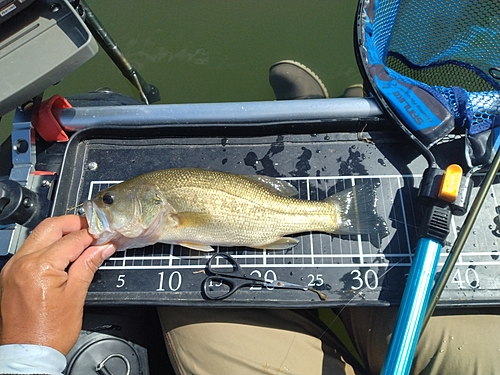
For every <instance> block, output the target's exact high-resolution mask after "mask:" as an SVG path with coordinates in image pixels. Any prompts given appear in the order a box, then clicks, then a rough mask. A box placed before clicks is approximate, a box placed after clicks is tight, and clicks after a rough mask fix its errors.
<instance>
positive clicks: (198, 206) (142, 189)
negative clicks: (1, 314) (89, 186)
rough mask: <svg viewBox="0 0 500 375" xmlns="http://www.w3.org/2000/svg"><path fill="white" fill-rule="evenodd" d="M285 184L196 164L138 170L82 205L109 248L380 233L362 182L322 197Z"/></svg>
mask: <svg viewBox="0 0 500 375" xmlns="http://www.w3.org/2000/svg"><path fill="white" fill-rule="evenodd" d="M295 195H297V190H296V189H295V188H294V187H293V186H292V185H291V184H289V183H288V182H286V181H282V180H279V179H275V178H272V177H267V176H245V175H238V174H233V173H226V172H216V171H209V170H204V169H190V168H179V169H176V168H174V169H166V170H160V171H156V172H151V173H146V174H143V175H140V176H137V177H135V178H132V179H130V180H127V181H124V182H122V183H120V184H117V185H115V186H112V187H111V188H109V189H106V190H102V191H100V192H99V193H97V195H96V196H95V197H94V198H93V199H92V200H89V201H85V202H84V203H83V207H84V210H85V215H86V217H87V220H88V223H89V232H90V233H91V234H92V235H93V236H94V237H95V239H96V241H95V244H97V245H100V244H105V243H109V242H112V243H114V244H115V245H116V247H117V250H125V249H128V248H137V247H144V246H147V245H151V244H154V243H157V242H162V243H169V244H179V245H182V246H185V247H187V248H190V249H194V250H199V251H212V250H213V248H212V246H215V245H217V246H247V247H252V248H256V249H275V250H278V249H287V248H290V247H292V246H294V245H296V244H297V243H298V240H297V239H295V238H293V237H287V235H290V234H295V233H302V232H310V231H315V232H316V231H317V232H326V233H333V234H370V233H380V232H381V230H382V231H383V229H384V228H386V224H385V222H384V221H383V220H382V219H381V218H380V217H379V216H378V215H377V213H376V210H375V205H376V195H375V191H374V188H373V187H372V186H371V185H369V184H364V185H360V186H354V187H352V188H349V189H346V190H344V191H342V192H340V193H337V194H334V195H332V196H330V197H328V198H326V199H324V200H322V201H311V200H304V199H298V198H294V197H293V196H295Z"/></svg>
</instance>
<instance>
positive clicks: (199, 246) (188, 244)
mask: <svg viewBox="0 0 500 375" xmlns="http://www.w3.org/2000/svg"><path fill="white" fill-rule="evenodd" d="M179 245H181V246H184V247H187V248H188V249H192V250H198V251H205V252H209V251H214V248H213V247H212V246H210V245H205V244H202V243H197V242H189V241H185V242H179Z"/></svg>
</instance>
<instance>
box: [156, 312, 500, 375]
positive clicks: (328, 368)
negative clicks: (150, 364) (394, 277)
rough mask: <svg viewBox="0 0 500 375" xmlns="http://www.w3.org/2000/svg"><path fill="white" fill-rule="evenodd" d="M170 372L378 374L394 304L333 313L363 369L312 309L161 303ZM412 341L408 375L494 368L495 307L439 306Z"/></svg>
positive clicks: (498, 332) (499, 330)
mask: <svg viewBox="0 0 500 375" xmlns="http://www.w3.org/2000/svg"><path fill="white" fill-rule="evenodd" d="M158 312H159V316H160V321H161V323H162V327H163V331H164V335H165V342H166V344H167V350H168V352H169V356H170V360H171V362H172V365H173V367H174V369H175V371H176V373H177V375H192V374H193V375H194V374H196V375H208V374H211V375H212V374H214V375H215V374H218V375H225V374H231V375H232V374H239V375H246V374H287V375H289V374H290V375H291V374H305V375H317V374H318V375H319V374H324V375H327V374H328V375H337V374H339V375H353V374H358V375H360V374H378V373H379V372H380V370H381V367H382V363H383V361H384V358H385V353H386V351H387V347H388V343H389V340H390V335H391V332H392V329H393V327H394V323H395V320H396V317H397V309H396V308H386V307H384V308H378V307H377V308H375V307H351V308H346V309H343V310H342V311H341V312H340V317H341V318H342V321H343V323H344V325H345V328H346V330H347V332H348V333H349V334H350V337H351V339H352V341H353V343H354V346H355V347H356V349H357V351H358V353H359V355H360V356H361V358H362V360H363V362H364V364H365V367H366V370H361V369H359V366H356V364H354V363H352V360H350V361H349V362H351V363H352V366H351V364H350V363H348V362H347V361H346V358H349V356H347V355H344V354H346V353H345V351H344V349H343V347H342V345H341V344H340V343H339V341H338V339H336V337H335V336H334V335H333V334H332V332H331V331H330V330H329V329H327V328H326V327H325V325H324V324H323V323H322V322H321V321H319V319H318V318H317V314H315V310H286V309H251V308H247V309H235V308H221V309H218V308H195V307H161V308H159V310H158ZM438 314H439V316H435V317H433V318H432V319H431V321H430V323H429V325H428V327H427V329H426V330H425V332H424V335H423V337H422V339H421V341H420V343H419V345H418V347H417V353H416V357H415V361H414V365H413V369H412V374H421V375H424V374H429V375H434V374H435V375H437V374H439V375H447V374H450V375H451V374H453V375H455V374H476V375H483V374H494V373H495V372H496V371H497V369H498V368H499V365H500V311H497V310H494V309H486V310H478V309H466V310H464V309H460V310H456V309H449V310H442V309H441V310H439V312H438Z"/></svg>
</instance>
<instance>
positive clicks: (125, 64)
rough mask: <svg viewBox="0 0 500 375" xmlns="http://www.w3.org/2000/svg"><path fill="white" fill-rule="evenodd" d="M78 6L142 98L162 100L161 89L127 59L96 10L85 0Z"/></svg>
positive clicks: (90, 28)
mask: <svg viewBox="0 0 500 375" xmlns="http://www.w3.org/2000/svg"><path fill="white" fill-rule="evenodd" d="M77 3H78V4H77V8H78V10H79V12H80V13H81V15H82V18H83V20H84V22H85V24H86V25H87V27H88V28H89V30H90V32H91V33H92V35H93V36H94V38H95V39H96V40H97V42H98V43H99V45H100V46H101V47H102V48H103V49H104V51H105V52H106V53H107V54H108V56H109V57H110V58H111V60H113V62H114V63H115V65H116V66H117V67H118V69H120V71H121V72H122V74H123V75H124V76H125V78H127V79H128V80H129V81H130V82H131V83H132V85H134V87H135V88H137V90H139V94H140V96H141V100H142V101H143V102H144V103H146V104H150V103H154V102H157V101H159V100H160V91H159V90H158V88H157V87H156V86H154V85H152V84H149V83H147V82H146V81H145V80H144V78H142V76H141V75H140V74H139V72H138V71H137V70H136V69H135V68H134V66H133V65H132V64H131V63H130V62H129V61H128V60H127V58H126V57H125V56H124V55H123V53H122V52H121V51H120V49H119V48H118V45H117V44H116V43H115V41H114V40H113V38H111V36H110V35H109V34H108V32H107V31H106V29H105V28H104V25H103V24H102V23H101V21H99V19H98V18H97V17H96V15H95V14H94V12H92V10H91V9H90V8H89V6H88V5H87V4H86V3H85V1H83V0H79V1H78V2H77Z"/></svg>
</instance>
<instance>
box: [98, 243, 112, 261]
mask: <svg viewBox="0 0 500 375" xmlns="http://www.w3.org/2000/svg"><path fill="white" fill-rule="evenodd" d="M115 251H116V248H115V246H114V245H113V244H109V245H107V246H106V247H105V248H104V249H103V250H102V253H101V254H102V260H103V261H105V260H106V259H108V258H109V257H110V256H111V255H113V254H114V253H115Z"/></svg>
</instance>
